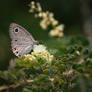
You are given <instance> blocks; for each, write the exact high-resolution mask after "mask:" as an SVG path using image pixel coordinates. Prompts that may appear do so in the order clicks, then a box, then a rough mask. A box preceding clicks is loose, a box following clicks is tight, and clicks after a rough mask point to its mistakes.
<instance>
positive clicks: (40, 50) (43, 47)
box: [33, 45, 46, 52]
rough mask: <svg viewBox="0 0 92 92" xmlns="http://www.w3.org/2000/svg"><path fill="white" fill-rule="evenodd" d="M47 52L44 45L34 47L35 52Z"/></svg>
mask: <svg viewBox="0 0 92 92" xmlns="http://www.w3.org/2000/svg"><path fill="white" fill-rule="evenodd" d="M45 50H46V47H45V46H44V45H34V47H33V51H34V52H42V51H45Z"/></svg>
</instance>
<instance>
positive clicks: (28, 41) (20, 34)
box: [9, 23, 38, 57]
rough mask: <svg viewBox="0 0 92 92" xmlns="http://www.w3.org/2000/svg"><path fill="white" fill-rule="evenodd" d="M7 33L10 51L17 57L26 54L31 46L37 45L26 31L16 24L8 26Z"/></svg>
mask: <svg viewBox="0 0 92 92" xmlns="http://www.w3.org/2000/svg"><path fill="white" fill-rule="evenodd" d="M9 33H10V38H11V40H12V41H11V47H12V51H13V53H14V54H15V55H16V56H17V57H20V56H24V55H25V54H28V53H29V52H30V51H31V50H32V49H33V45H35V44H37V43H38V42H37V41H35V40H34V38H33V37H32V35H31V34H30V33H29V32H27V30H25V29H24V28H23V27H21V26H20V25H18V24H15V23H12V24H10V29H9Z"/></svg>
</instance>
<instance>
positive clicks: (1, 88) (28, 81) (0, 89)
mask: <svg viewBox="0 0 92 92" xmlns="http://www.w3.org/2000/svg"><path fill="white" fill-rule="evenodd" d="M31 82H33V80H27V83H31ZM22 84H23V83H22ZM22 84H21V83H17V84H13V85H10V86H9V85H8V86H7V85H3V86H0V92H1V91H3V90H8V89H11V88H13V89H15V88H17V87H19V86H21V85H22Z"/></svg>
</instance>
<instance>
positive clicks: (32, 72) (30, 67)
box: [0, 39, 92, 92]
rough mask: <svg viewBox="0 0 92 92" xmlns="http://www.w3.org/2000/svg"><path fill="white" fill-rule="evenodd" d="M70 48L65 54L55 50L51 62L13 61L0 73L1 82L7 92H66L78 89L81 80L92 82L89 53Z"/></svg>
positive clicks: (80, 47) (75, 46)
mask: <svg viewBox="0 0 92 92" xmlns="http://www.w3.org/2000/svg"><path fill="white" fill-rule="evenodd" d="M76 41H78V39H77V40H76ZM80 41H81V40H80ZM82 42H83V41H82ZM70 43H71V41H70ZM73 44H74V43H73ZM71 45H72V44H71ZM71 45H70V46H69V45H68V46H67V45H66V47H64V48H65V51H64V53H63V54H61V53H60V52H62V50H59V49H58V48H57V51H54V50H52V52H53V55H54V58H53V60H52V61H48V60H46V59H43V58H37V57H36V61H32V60H30V59H28V58H25V57H20V58H17V59H15V60H12V61H11V62H10V65H9V68H8V70H6V71H0V78H1V79H3V80H4V81H5V82H4V83H2V85H6V84H7V85H8V87H6V86H5V90H7V89H10V88H17V87H22V88H23V92H43V91H44V92H66V91H69V90H71V89H72V88H74V87H75V86H76V85H79V84H77V81H78V80H79V78H80V76H81V77H86V78H91V77H92V70H91V68H92V58H91V57H90V52H89V51H88V49H87V48H86V47H84V46H83V45H82V44H80V46H79V45H76V44H75V45H73V46H71ZM67 48H68V49H67ZM62 49H63V47H62ZM30 55H31V54H30ZM3 89H4V88H3ZM0 90H2V87H0Z"/></svg>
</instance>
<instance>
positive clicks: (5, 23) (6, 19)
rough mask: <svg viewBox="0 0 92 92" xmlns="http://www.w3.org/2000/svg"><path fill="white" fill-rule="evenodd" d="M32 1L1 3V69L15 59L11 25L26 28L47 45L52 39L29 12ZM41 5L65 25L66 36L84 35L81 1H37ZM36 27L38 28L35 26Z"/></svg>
mask: <svg viewBox="0 0 92 92" xmlns="http://www.w3.org/2000/svg"><path fill="white" fill-rule="evenodd" d="M30 1H31V0H1V1H0V69H7V67H8V64H9V61H10V59H11V58H14V55H13V54H12V51H11V47H10V38H9V25H10V23H12V22H14V23H17V24H19V25H21V26H23V27H24V28H26V29H27V30H28V31H29V32H30V33H31V34H32V35H33V37H34V38H35V39H36V40H38V41H40V42H42V43H45V44H47V43H48V41H49V39H50V37H49V36H48V32H47V31H43V30H42V29H41V28H40V26H39V19H35V18H34V16H33V15H32V14H30V13H29V12H28V10H29V7H28V4H29V3H30ZM35 1H37V2H40V3H41V6H42V8H43V10H44V11H46V10H49V11H51V12H53V13H54V14H55V18H56V19H57V20H59V22H60V23H62V24H65V30H64V33H65V35H66V36H72V35H74V36H75V35H83V31H82V14H81V12H80V6H81V1H80V0H35ZM35 25H36V26H35Z"/></svg>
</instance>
